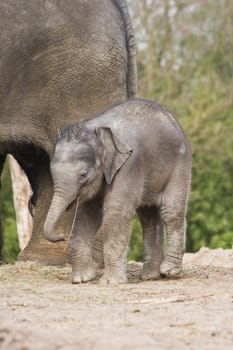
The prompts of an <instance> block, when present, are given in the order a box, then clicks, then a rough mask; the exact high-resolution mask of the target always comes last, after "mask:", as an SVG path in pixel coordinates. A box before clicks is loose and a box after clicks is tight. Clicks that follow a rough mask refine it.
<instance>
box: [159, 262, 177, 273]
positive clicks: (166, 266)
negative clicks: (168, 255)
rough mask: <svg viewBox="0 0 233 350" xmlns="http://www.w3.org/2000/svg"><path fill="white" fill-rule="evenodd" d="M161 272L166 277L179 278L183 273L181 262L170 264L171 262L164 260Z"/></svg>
mask: <svg viewBox="0 0 233 350" xmlns="http://www.w3.org/2000/svg"><path fill="white" fill-rule="evenodd" d="M159 271H160V273H161V275H163V276H166V277H175V276H178V275H179V274H180V273H181V271H182V263H181V260H179V261H177V262H170V261H167V260H164V261H163V262H162V264H161V265H160V268H159Z"/></svg>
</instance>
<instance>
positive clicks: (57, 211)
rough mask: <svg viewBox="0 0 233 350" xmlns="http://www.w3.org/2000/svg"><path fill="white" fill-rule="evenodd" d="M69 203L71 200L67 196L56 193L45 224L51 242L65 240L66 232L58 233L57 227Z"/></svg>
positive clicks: (46, 233) (45, 231)
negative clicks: (56, 231)
mask: <svg viewBox="0 0 233 350" xmlns="http://www.w3.org/2000/svg"><path fill="white" fill-rule="evenodd" d="M68 205H69V201H68V199H67V198H66V197H65V196H61V195H60V194H56V193H55V194H54V196H53V200H52V203H51V205H50V208H49V212H48V214H47V217H46V220H45V224H44V234H45V237H46V238H47V239H48V240H49V241H51V242H59V241H64V240H65V235H64V234H62V233H61V234H56V233H55V227H56V224H57V222H58V220H59V219H60V217H61V215H62V214H63V213H64V212H65V210H66V208H67V207H68Z"/></svg>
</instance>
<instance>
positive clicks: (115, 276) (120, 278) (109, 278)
mask: <svg viewBox="0 0 233 350" xmlns="http://www.w3.org/2000/svg"><path fill="white" fill-rule="evenodd" d="M122 283H127V277H126V275H125V274H119V273H110V272H105V273H104V275H103V276H102V277H101V278H100V284H102V285H108V284H111V285H116V284H122Z"/></svg>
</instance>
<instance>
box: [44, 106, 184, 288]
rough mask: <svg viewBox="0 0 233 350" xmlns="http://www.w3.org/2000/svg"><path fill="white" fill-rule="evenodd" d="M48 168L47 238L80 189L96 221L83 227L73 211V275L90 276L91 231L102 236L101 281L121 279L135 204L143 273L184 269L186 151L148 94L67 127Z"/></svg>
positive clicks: (92, 270)
mask: <svg viewBox="0 0 233 350" xmlns="http://www.w3.org/2000/svg"><path fill="white" fill-rule="evenodd" d="M51 173H52V177H53V181H54V197H53V200H52V203H51V206H50V209H49V212H48V215H47V218H46V221H45V224H44V232H45V236H46V237H47V239H49V240H50V241H53V242H54V241H58V240H62V239H64V235H63V234H60V235H57V234H56V233H55V232H54V229H55V226H56V224H57V222H58V220H59V219H60V217H61V215H62V214H63V213H64V211H65V210H66V208H67V206H68V205H69V204H70V203H72V202H73V201H74V200H75V199H76V198H77V197H78V198H79V201H80V210H81V211H82V212H85V216H86V218H87V220H88V218H91V217H92V218H94V220H92V223H94V222H96V225H93V230H92V231H85V230H83V228H84V226H83V225H82V226H81V227H80V226H79V219H80V215H78V218H77V221H76V224H75V230H74V234H73V236H72V239H71V243H70V251H71V256H72V267H73V283H80V282H83V281H88V280H91V279H93V278H95V276H96V263H95V261H94V259H93V255H92V254H93V251H92V244H93V241H94V239H95V238H96V237H97V238H98V237H103V241H104V247H103V253H104V266H105V269H104V275H103V276H102V278H101V281H102V282H103V283H123V282H125V281H126V261H127V249H128V244H129V240H130V222H131V220H132V218H133V216H134V215H135V212H137V213H138V216H139V219H140V221H141V223H142V227H143V237H144V266H143V271H142V275H141V277H142V279H156V278H158V277H159V276H160V274H162V275H165V276H168V277H169V276H176V275H178V274H179V273H180V272H181V266H182V257H183V253H184V245H185V215H186V207H187V199H188V193H189V187H190V177H191V153H190V147H189V143H188V141H187V139H186V137H185V135H184V133H183V131H182V129H181V127H180V126H179V124H178V123H177V121H176V120H175V118H174V117H173V116H172V115H171V114H170V113H169V112H168V111H166V110H165V109H164V108H162V107H161V106H159V105H157V104H155V103H153V102H150V101H145V100H128V101H126V102H124V103H122V104H119V105H117V106H115V107H113V108H112V109H109V110H107V111H106V112H104V113H103V114H100V115H99V116H97V117H95V118H93V119H90V120H89V121H86V122H84V123H79V124H75V125H73V126H70V127H68V128H67V129H65V130H64V131H63V132H62V134H61V137H60V138H59V139H58V141H57V143H56V147H55V152H54V156H53V158H52V161H51ZM163 225H165V228H166V232H167V246H166V250H165V254H164V250H163Z"/></svg>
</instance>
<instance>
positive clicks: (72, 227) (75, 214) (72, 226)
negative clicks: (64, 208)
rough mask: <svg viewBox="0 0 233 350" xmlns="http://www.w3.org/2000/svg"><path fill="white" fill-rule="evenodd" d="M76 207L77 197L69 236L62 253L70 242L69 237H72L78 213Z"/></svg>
mask: <svg viewBox="0 0 233 350" xmlns="http://www.w3.org/2000/svg"><path fill="white" fill-rule="evenodd" d="M78 207H79V197H78V198H77V204H76V208H75V212H74V218H73V222H72V225H71V229H70V233H69V235H68V238H67V241H66V244H65V247H64V250H63V252H65V251H66V249H67V246H68V244H69V242H70V237H71V235H72V232H73V229H74V224H75V220H76V216H77V213H78Z"/></svg>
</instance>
